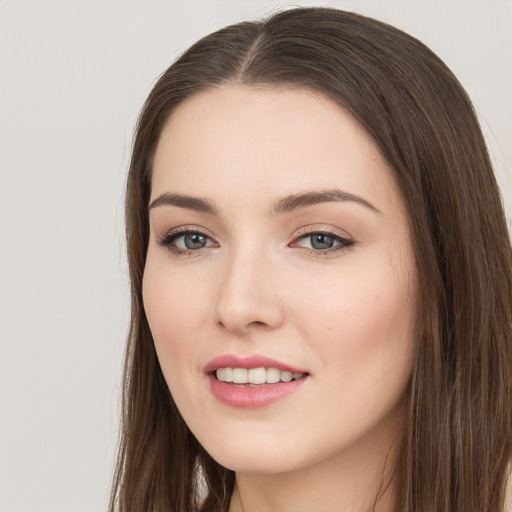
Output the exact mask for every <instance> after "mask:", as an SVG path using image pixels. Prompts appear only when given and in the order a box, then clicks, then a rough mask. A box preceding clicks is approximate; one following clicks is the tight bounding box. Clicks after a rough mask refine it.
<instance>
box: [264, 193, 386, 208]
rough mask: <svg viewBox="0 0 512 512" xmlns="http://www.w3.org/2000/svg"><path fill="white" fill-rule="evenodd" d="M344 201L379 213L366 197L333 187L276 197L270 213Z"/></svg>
mask: <svg viewBox="0 0 512 512" xmlns="http://www.w3.org/2000/svg"><path fill="white" fill-rule="evenodd" d="M345 201H351V202H354V203H357V204H360V205H363V206H366V207H367V208H369V209H370V210H373V211H374V212H376V213H381V212H380V211H379V210H377V208H375V206H373V205H372V204H371V203H369V202H368V201H367V200H366V199H363V198H362V197H359V196H356V195H355V194H351V193H350V192H345V191H344V190H340V189H338V188H334V189H330V190H320V191H318V192H317V191H313V192H300V193H298V194H292V195H289V196H286V197H283V198H282V199H278V200H277V201H276V202H275V203H274V207H273V208H272V214H282V213H289V212H292V211H294V210H298V209H301V208H306V207H308V206H313V205H315V204H319V203H334V202H345Z"/></svg>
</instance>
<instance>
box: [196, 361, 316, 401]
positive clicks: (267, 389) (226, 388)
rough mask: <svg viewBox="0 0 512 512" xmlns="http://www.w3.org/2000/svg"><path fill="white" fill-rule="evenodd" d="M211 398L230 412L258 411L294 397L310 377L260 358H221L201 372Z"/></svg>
mask: <svg viewBox="0 0 512 512" xmlns="http://www.w3.org/2000/svg"><path fill="white" fill-rule="evenodd" d="M203 371H204V373H205V374H206V376H207V377H208V382H209V387H210V390H211V392H212V394H213V396H214V397H215V398H216V399H217V400H219V401H220V402H222V403H223V404H224V405H228V406H230V407H233V408H241V409H259V408H264V407H267V406H270V405H272V404H274V403H275V402H278V401H280V400H284V399H286V398H287V397H290V396H292V395H294V394H295V393H297V392H299V390H300V389H301V388H303V386H304V383H305V382H306V381H308V380H309V377H310V373H309V372H307V371H305V370H304V369H300V368H294V367H293V366H290V365H288V364H286V363H282V362H280V361H277V360H275V359H271V358H268V357H265V356H261V355H253V356H250V357H238V356H235V355H224V356H220V357H217V358H215V359H214V360H213V361H210V363H208V364H207V365H206V367H205V368H204V370H203Z"/></svg>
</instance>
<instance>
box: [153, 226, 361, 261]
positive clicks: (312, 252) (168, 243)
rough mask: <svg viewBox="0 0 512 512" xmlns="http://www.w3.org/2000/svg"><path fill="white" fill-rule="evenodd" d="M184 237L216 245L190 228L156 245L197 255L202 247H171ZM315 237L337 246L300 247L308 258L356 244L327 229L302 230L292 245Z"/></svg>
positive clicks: (318, 256)
mask: <svg viewBox="0 0 512 512" xmlns="http://www.w3.org/2000/svg"><path fill="white" fill-rule="evenodd" d="M186 235H199V236H201V237H204V238H206V239H207V240H209V241H211V242H213V245H210V246H206V247H214V246H215V244H216V242H214V241H213V240H212V238H211V237H210V236H208V235H207V234H206V233H204V232H202V231H200V230H198V229H192V228H177V229H175V230H173V231H170V232H169V233H166V234H165V235H164V236H163V237H162V238H160V240H158V242H157V243H158V245H160V246H162V247H165V248H166V249H167V250H168V251H169V252H170V253H171V254H173V255H175V256H192V255H194V254H197V253H199V251H200V250H201V249H203V248H204V247H202V248H198V249H180V248H178V247H176V246H175V245H173V243H174V242H175V241H176V240H178V239H179V238H181V237H183V236H186ZM315 235H324V236H328V237H330V238H332V239H333V240H334V242H335V243H337V245H335V246H334V247H330V248H328V249H325V250H321V249H314V248H311V249H308V248H306V247H302V249H304V250H305V252H306V254H307V255H308V256H315V257H317V258H320V257H326V256H328V255H331V254H333V253H336V252H338V251H343V250H345V251H346V250H349V249H351V248H352V247H353V246H354V245H355V243H356V242H355V241H354V240H352V239H350V238H346V237H344V236H341V235H340V234H337V233H335V232H333V231H330V230H328V229H316V230H307V229H306V228H304V229H303V230H301V231H300V232H299V233H298V234H297V236H296V237H295V239H294V241H293V242H292V244H296V243H297V242H298V241H299V240H304V239H307V238H308V237H312V236H315ZM292 244H290V246H292V247H293V246H294V245H292Z"/></svg>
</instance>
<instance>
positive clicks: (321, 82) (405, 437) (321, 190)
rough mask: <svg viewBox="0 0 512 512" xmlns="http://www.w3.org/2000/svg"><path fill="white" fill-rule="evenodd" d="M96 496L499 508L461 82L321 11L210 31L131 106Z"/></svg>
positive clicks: (495, 428)
mask: <svg viewBox="0 0 512 512" xmlns="http://www.w3.org/2000/svg"><path fill="white" fill-rule="evenodd" d="M126 216H127V237H128V258H129V266H130V276H131V282H132V321H131V329H130V336H129V343H128V348H127V354H126V367H125V387H124V410H123V432H122V440H121V445H120V452H119V459H118V469H117V473H116V478H115V482H114V489H113V494H112V500H111V510H115V509H116V507H117V508H119V510H122V511H134V510H144V511H150V510H154V511H156V510H159V511H160V510H162V511H164V510H165V511H167V510H169V511H170V510H176V511H190V510H195V509H199V510H203V511H228V510H229V511H230V512H239V511H244V512H250V511H255V510H257V511H262V510H279V511H287V510H296V511H297V510H298V511H301V510H314V509H318V510H354V511H355V510H357V511H368V510H373V511H377V512H390V511H411V512H412V511H414V512H421V511H432V510H436V511H446V512H454V511H460V512H462V511H464V512H476V511H478V512H482V511H489V512H490V511H493V512H495V511H497V510H504V507H505V499H506V483H507V477H508V474H509V473H508V470H509V468H508V465H509V463H510V459H511V444H510V443H511V428H512V427H511V425H512V421H511V419H512V418H511V412H510V411H511V410H512V400H511V397H512V393H511V386H512V378H511V375H512V373H511V362H512V357H511V350H512V348H511V343H510V341H511V326H512V316H511V315H512V304H511V290H512V281H511V279H512V276H511V268H512V265H511V261H512V259H511V250H510V243H509V238H508V234H507V229H506V222H505V219H504V213H503V208H502V205H501V202H500V198H499V192H498V188H497V185H496V182H495V178H494V175H493V172H492V168H491V165H490V162H489V157H488V154H487V150H486V147H485V144H484V141H483V137H482V135H481V132H480V129H479V126H478V122H477V120H476V117H475V115H474V112H473V109H472V106H471V103H470V101H469V99H468V98H467V95H466V94H465V92H464V91H463V89H462V88H461V86H460V84H459V83H458V82H457V80H456V79H455V77H454V76H453V75H452V74H451V72H450V71H449V70H448V69H447V68H446V66H445V65H444V64H443V63H442V62H441V61H440V60H439V59H438V58H437V57H436V56H435V55H433V54H432V52H431V51H429V50H428V49H427V48H426V47H425V46H424V45H422V44H421V43H420V42H418V41H417V40H415V39H414V38H412V37H410V36H408V35H406V34H404V33H402V32H401V31H399V30H397V29H395V28H393V27H390V26H388V25H386V24H383V23H380V22H378V21H375V20H372V19H369V18H365V17H362V16H359V15H356V14H353V13H346V12H342V11H338V10H334V9H317V8H306V9H295V10H290V11H285V12H282V13H278V14H276V15H274V16H272V17H271V18H269V19H268V20H266V21H264V22H261V23H242V24H239V25H235V26H231V27H227V28H226V29H223V30H220V31H218V32H216V33H214V34H212V35H210V36H207V37H205V38H204V39H202V40H201V41H199V42H198V43H196V44H195V45H194V46H192V47H191V48H190V49H189V50H188V51H187V52H186V53H185V54H183V55H182V56H181V57H180V58H179V59H178V60H177V61H176V62H175V63H174V64H173V65H172V66H171V67H170V68H169V69H168V70H167V71H166V72H165V73H164V74H163V75H162V77H161V78H160V79H159V81H158V82H157V84H156V85H155V87H154V89H153V91H152V92H151V94H150V95H149V98H148V100H147V101H146V104H145V106H144V109H143V111H142V114H141V116H140V119H139V124H138V128H137V133H136V137H135V142H134V148H133V156H132V162H131V167H130V173H129V178H128V188H127V197H126Z"/></svg>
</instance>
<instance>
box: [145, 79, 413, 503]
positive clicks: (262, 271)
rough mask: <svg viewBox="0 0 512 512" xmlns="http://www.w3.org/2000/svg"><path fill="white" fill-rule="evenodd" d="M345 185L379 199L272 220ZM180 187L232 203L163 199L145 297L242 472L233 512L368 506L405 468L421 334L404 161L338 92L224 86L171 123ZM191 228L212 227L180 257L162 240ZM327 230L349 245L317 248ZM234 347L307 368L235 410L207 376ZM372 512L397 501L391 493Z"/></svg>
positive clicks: (216, 451) (185, 411) (158, 166)
mask: <svg viewBox="0 0 512 512" xmlns="http://www.w3.org/2000/svg"><path fill="white" fill-rule="evenodd" d="M333 189H339V190H342V191H345V192H348V193H350V194H353V195H355V196H357V198H360V199H362V200H363V201H366V202H367V203H368V204H367V205H366V204H362V203H361V202H360V201H358V200H345V201H322V202H320V203H318V204H313V205H310V206H305V207H302V208H297V209H294V210H293V211H289V212H286V213H275V212H274V213H271V211H272V208H273V207H274V206H275V202H276V201H277V200H279V199H280V198H282V197H285V196H289V195H293V194H298V193H303V192H311V191H315V192H317V191H325V190H333ZM168 193H178V194H186V195H191V196H194V197H199V198H203V199H207V200H208V201H210V202H212V203H214V204H215V206H216V208H217V210H218V211H217V213H216V214H211V213H206V212H200V211H195V210H193V209H190V208H188V207H183V206H181V207H180V206H176V205H169V204H161V205H159V206H155V207H153V208H151V209H150V231H151V235H150V242H149V248H148V253H147V264H146V268H145V273H144V281H143V296H144V304H145V310H146V314H147V317H148V320H149V324H150V327H151V331H152V333H153V337H154V341H155V346H156V350H157V353H158V357H159V360H160V363H161V366H162V370H163V373H164V376H165V378H166V381H167V383H168V385H169V388H170V390H171V393H172V395H173V398H174V400H175V402H176V404H177V406H178V408H179V410H180V412H181V414H182V415H183V418H184V419H185V421H186V422H187V424H188V426H189V428H190V429H191V430H192V432H193V433H194V435H195V436H196V437H197V439H198V440H199V441H200V443H201V444H202V445H203V446H204V447H205V449H206V450H207V451H208V452H209V453H210V454H211V456H212V457H213V458H214V459H215V460H217V461H218V462H219V463H220V464H222V465H224V466H226V467H228V468H230V469H232V470H234V471H235V472H236V476H237V483H236V486H235V491H234V494H233V498H232V502H231V509H230V510H231V512H237V511H241V510H244V511H245V512H250V511H255V510H257V511H276V510H279V511H288V510H290V511H291V510H293V511H294V512H300V511H310V510H344V511H360V510H367V509H368V507H371V505H372V504H373V502H374V499H375V496H376V493H377V490H378V487H379V484H380V483H381V482H382V479H383V478H384V480H386V481H388V480H387V479H389V478H391V477H390V467H391V465H392V464H391V462H392V459H393V447H394V446H395V444H394V443H393V442H394V441H396V439H397V436H398V435H399V431H400V424H401V420H402V417H403V405H404V401H405V400H404V399H405V394H406V390H407V385H408V382H409V379H410V375H411V371H412V365H413V359H414V351H415V344H416V343H415V336H414V325H415V311H416V307H415V300H414V297H415V295H416V293H415V287H416V280H415V270H414V265H413V258H412V249H411V241H410V232H409V227H408V215H407V212H406V210H405V207H404V204H403V201H402V199H401V196H400V192H399V190H398V187H397V185H396V183H395V181H394V179H393V172H392V169H390V167H389V166H388V165H387V163H386V162H385V161H384V159H383V158H382V156H381V155H380V154H379V152H378V150H377V148H376V147H375V145H374V143H373V142H372V140H370V138H369V136H368V135H367V134H366V133H365V132H364V131H363V130H362V128H361V127H360V126H359V125H358V123H357V122H356V121H355V120H354V119H353V118H352V117H351V116H350V115H349V114H348V113H346V112H345V111H344V110H343V109H342V108H340V107H339V106H337V105H336V104H334V103H333V102H332V101H331V100H329V99H326V98H324V97H322V96H321V95H319V94H317V93H314V92H312V91H308V90H300V89H291V88H288V89H287V88H270V87H266V88H255V87H249V86H242V85H228V86H223V87H222V88H216V89H212V90H209V91H206V92H202V93H199V94H197V95H196V96H193V97H192V98H190V99H188V100H187V101H185V102H184V103H183V104H181V105H180V106H179V107H178V108H177V109H176V110H175V111H174V112H173V114H172V115H171V117H170V119H169V121H168V123H167V124H166V126H165V128H164V130H163V132H162V134H161V138H160V140H159V144H158V147H157V150H156V154H155V160H154V169H153V178H152V194H151V202H152V201H154V200H155V199H157V198H158V197H160V196H161V195H162V194H168ZM191 227H194V229H196V230H198V231H200V232H202V233H204V236H206V237H208V238H207V239H206V240H207V245H206V246H205V247H203V248H201V249H197V250H196V249H194V250H189V251H187V252H185V253H180V254H176V253H174V252H172V251H171V250H169V247H170V246H169V245H167V246H164V245H162V244H159V241H160V240H162V239H163V238H164V237H165V236H166V235H167V234H168V233H169V232H172V230H174V229H176V228H191ZM325 231H328V232H332V233H334V235H335V236H337V237H343V238H344V239H348V240H350V241H351V242H352V245H351V246H347V247H343V246H341V249H340V250H334V249H336V248H337V249H339V247H340V245H339V242H337V241H334V246H333V248H331V249H330V250H316V249H315V248H313V246H312V241H311V237H310V236H308V233H311V232H325ZM167 240H168V239H167ZM336 240H337V239H336ZM184 242H185V239H184V238H183V237H181V238H177V239H175V240H174V242H172V244H173V245H172V244H171V245H172V247H177V248H178V249H179V248H180V247H182V248H183V247H185V246H184ZM337 244H338V245H337ZM223 354H234V355H238V356H242V357H243V356H249V355H252V354H262V355H265V356H268V357H272V358H274V359H278V360H280V361H283V362H286V363H288V364H290V365H292V366H294V367H297V368H300V369H305V370H306V371H307V372H308V373H309V377H308V378H307V380H306V381H305V382H304V384H303V385H302V386H301V387H300V389H299V390H298V391H297V392H295V393H294V394H292V395H290V396H288V397H286V398H284V399H283V400H280V401H279V402H277V403H274V404H271V405H269V406H266V407H263V408H259V409H252V410H248V409H241V408H235V407H230V406H227V405H225V404H223V403H221V402H219V401H218V400H217V399H216V398H215V397H214V396H213V395H212V393H211V391H210V389H209V386H208V379H207V377H206V376H205V374H204V372H203V368H204V366H205V365H206V364H207V363H208V362H209V361H211V360H212V359H213V358H215V357H217V356H220V355H223ZM387 457H388V459H387V460H388V464H386V458H387ZM390 461H391V462H390ZM376 510H378V511H382V512H384V511H388V510H389V511H391V510H392V486H390V487H389V488H388V491H387V492H385V493H384V496H383V497H382V499H381V500H380V501H379V503H378V505H377V508H376Z"/></svg>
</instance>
